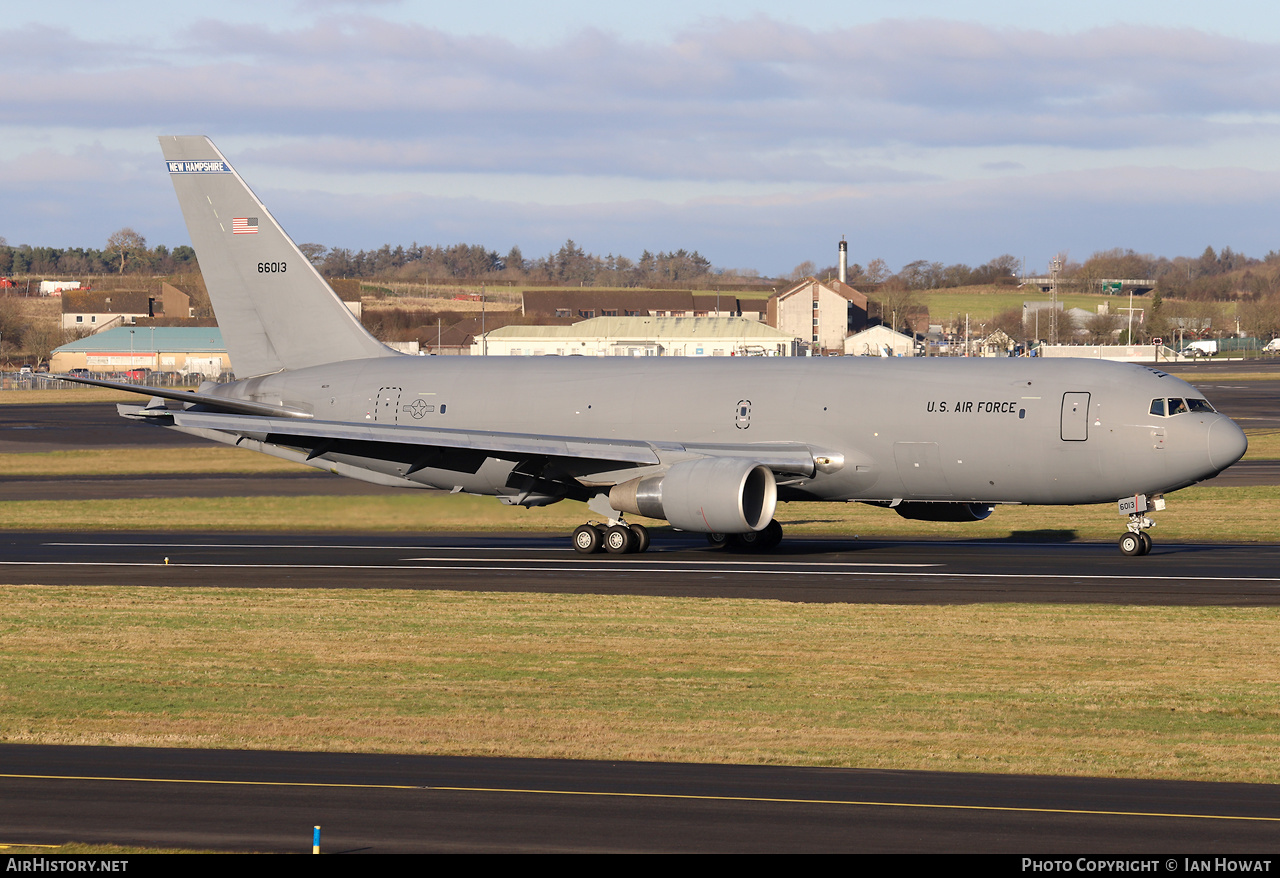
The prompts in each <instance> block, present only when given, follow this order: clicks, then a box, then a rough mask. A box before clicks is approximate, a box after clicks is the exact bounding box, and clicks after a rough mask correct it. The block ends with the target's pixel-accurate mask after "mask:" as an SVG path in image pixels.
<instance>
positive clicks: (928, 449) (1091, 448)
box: [213, 357, 1245, 504]
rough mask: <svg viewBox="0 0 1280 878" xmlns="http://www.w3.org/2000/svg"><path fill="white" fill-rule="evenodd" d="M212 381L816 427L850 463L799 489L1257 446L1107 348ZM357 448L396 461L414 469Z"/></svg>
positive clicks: (1043, 496) (392, 367)
mask: <svg viewBox="0 0 1280 878" xmlns="http://www.w3.org/2000/svg"><path fill="white" fill-rule="evenodd" d="M213 392H214V393H216V394H218V395H226V396H235V397H237V398H242V399H250V400H254V401H260V402H269V403H273V404H278V405H284V406H289V407H294V408H299V409H302V410H304V411H308V412H310V413H312V415H313V417H314V418H315V419H316V420H318V421H332V422H340V423H346V424H380V425H396V426H408V427H425V428H436V429H449V430H476V431H494V432H505V433H526V434H539V435H558V436H575V437H584V438H591V439H601V440H614V439H624V438H625V439H637V438H640V439H643V440H645V441H649V442H656V443H732V444H742V443H751V444H766V443H788V442H803V443H805V444H807V445H809V446H811V447H815V448H820V449H822V450H824V451H830V452H834V453H835V454H838V455H841V456H843V466H841V467H840V468H839V469H837V470H836V471H834V472H829V473H828V472H818V473H815V474H813V476H812V477H810V478H805V479H799V480H795V481H793V482H792V483H790V484H787V483H783V484H780V486H779V499H784V500H788V499H814V500H873V501H887V502H892V501H894V500H908V501H910V500H918V501H957V502H959V501H964V502H981V503H1027V504H1078V503H1097V502H1105V501H1113V500H1116V499H1117V498H1118V497H1123V496H1128V495H1133V494H1153V495H1154V494H1160V493H1164V492H1166V491H1172V490H1176V489H1177V488H1181V487H1185V486H1186V485H1190V484H1193V483H1195V482H1197V481H1200V480H1202V479H1206V478H1209V477H1211V476H1213V475H1215V474H1216V473H1217V472H1219V471H1221V470H1222V469H1224V468H1225V467H1226V466H1228V465H1229V464H1230V463H1233V462H1234V461H1235V460H1236V459H1237V458H1238V457H1239V455H1240V454H1241V453H1243V450H1244V446H1245V440H1244V436H1243V433H1242V432H1241V431H1240V430H1239V428H1238V427H1237V426H1236V425H1235V424H1234V423H1233V422H1232V421H1231V420H1230V419H1228V418H1226V417H1225V416H1223V415H1220V414H1217V413H1216V412H1212V411H1201V412H1185V413H1179V414H1176V415H1160V416H1157V415H1153V414H1152V413H1151V407H1152V400H1155V399H1167V398H1174V399H1186V398H1200V396H1201V394H1200V393H1199V391H1197V390H1195V389H1194V388H1193V387H1191V386H1190V385H1189V384H1187V383H1185V382H1183V381H1181V380H1179V379H1177V378H1174V377H1172V376H1170V375H1166V374H1163V373H1160V372H1157V371H1155V370H1153V369H1148V368H1146V367H1143V366H1138V365H1131V364H1119V363H1110V362H1105V361H1093V360H1039V359H940V358H928V359H925V358H920V359H914V358H898V359H887V358H854V357H842V358H825V359H823V358H812V359H811V358H796V359H784V358H715V359H700V360H693V359H677V358H658V357H647V358H587V357H581V358H580V357H525V358H514V357H396V358H379V359H370V360H356V361H349V362H343V363H335V364H330V365H326V366H319V367H312V368H306V369H298V370H294V371H290V372H284V373H281V374H278V375H271V376H265V377H262V378H255V379H250V380H248V381H241V382H236V383H235V384H232V385H228V386H225V387H221V388H218V389H217V390H216V391H213ZM329 456H330V457H331V458H334V456H333V455H329ZM334 459H337V458H334ZM345 462H348V463H352V464H353V465H356V466H361V465H367V466H368V467H369V468H370V469H371V470H372V471H375V472H379V473H381V474H382V475H384V476H386V475H390V476H393V477H394V476H396V475H398V474H403V472H404V471H405V469H406V467H405V466H403V465H399V466H398V465H397V464H396V463H395V462H387V461H369V462H367V463H361V461H359V459H358V456H352V455H347V457H346V458H345ZM316 463H317V465H322V464H323V461H317V462H316ZM512 464H513V462H512V461H510V460H499V459H490V460H487V461H486V462H485V464H484V465H483V466H480V467H479V468H477V470H476V472H473V473H466V472H459V471H458V470H456V469H442V468H438V467H430V466H428V467H423V468H420V469H417V470H415V471H414V472H412V473H410V474H409V475H408V476H407V477H406V484H410V483H411V484H414V485H421V486H427V485H430V486H434V487H444V488H447V489H453V488H461V489H462V490H465V491H469V492H474V493H498V494H502V493H514V491H510V490H508V489H507V487H506V482H507V480H508V474H509V472H510V470H511V467H512Z"/></svg>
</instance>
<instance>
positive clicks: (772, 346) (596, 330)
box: [471, 317, 803, 357]
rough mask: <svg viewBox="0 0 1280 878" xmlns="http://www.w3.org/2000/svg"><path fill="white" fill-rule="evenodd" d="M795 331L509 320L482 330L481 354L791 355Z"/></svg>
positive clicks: (643, 321) (476, 349) (712, 322)
mask: <svg viewBox="0 0 1280 878" xmlns="http://www.w3.org/2000/svg"><path fill="white" fill-rule="evenodd" d="M802 352H803V351H802V349H801V346H800V345H799V344H798V343H797V340H796V339H795V338H793V337H792V336H790V335H788V334H786V333H784V332H780V331H779V330H776V329H774V328H773V327H771V326H767V325H766V324H763V323H760V322H758V321H755V320H751V319H749V318H746V317H594V318H592V319H590V320H582V321H579V322H578V323H574V324H573V325H571V326H504V327H502V328H500V329H494V330H492V331H490V332H487V333H485V334H484V335H481V336H478V337H477V338H476V341H475V343H474V344H472V346H471V353H472V354H473V355H477V356H550V355H556V356H562V357H569V356H583V357H790V356H796V355H797V354H799V353H802Z"/></svg>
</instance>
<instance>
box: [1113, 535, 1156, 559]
mask: <svg viewBox="0 0 1280 878" xmlns="http://www.w3.org/2000/svg"><path fill="white" fill-rule="evenodd" d="M1148 539H1150V537H1148ZM1142 547H1143V542H1142V535H1141V534H1135V533H1127V534H1124V535H1122V536H1121V537H1120V551H1121V552H1124V553H1125V554H1126V555H1141V554H1142Z"/></svg>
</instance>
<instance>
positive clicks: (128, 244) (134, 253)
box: [107, 226, 147, 274]
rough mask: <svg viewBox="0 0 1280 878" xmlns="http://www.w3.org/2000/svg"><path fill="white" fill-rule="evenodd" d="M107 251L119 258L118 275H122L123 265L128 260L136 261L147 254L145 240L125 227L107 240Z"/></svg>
mask: <svg viewBox="0 0 1280 878" xmlns="http://www.w3.org/2000/svg"><path fill="white" fill-rule="evenodd" d="M107 251H108V252H110V253H114V254H116V255H117V256H119V257H120V273H121V274H124V266H125V263H126V262H127V261H128V260H129V259H130V258H134V259H137V258H138V257H139V256H141V255H143V254H145V253H146V252H147V239H146V238H144V237H142V236H141V235H139V234H138V233H137V232H135V231H134V230H133V229H131V228H129V227H127V226H126V227H125V228H123V229H121V230H120V231H118V232H115V233H114V234H112V235H111V237H110V238H107Z"/></svg>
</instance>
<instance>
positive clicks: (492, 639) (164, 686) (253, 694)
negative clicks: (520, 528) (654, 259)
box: [0, 586, 1280, 783]
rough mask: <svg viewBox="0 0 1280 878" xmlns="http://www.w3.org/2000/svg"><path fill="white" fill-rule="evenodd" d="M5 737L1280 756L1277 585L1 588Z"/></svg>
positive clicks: (1161, 772) (1192, 764)
mask: <svg viewBox="0 0 1280 878" xmlns="http://www.w3.org/2000/svg"><path fill="white" fill-rule="evenodd" d="M0 596H2V599H0V632H2V636H3V640H4V643H5V650H4V656H5V658H4V674H3V675H0V697H2V698H3V702H4V710H3V711H2V712H0V740H5V741H16V742H34V743H78V744H84V743H92V744H124V745H137V746H188V747H236V748H242V747H247V748H268V749H270V748H281V749H305V750H333V751H362V752H408V753H450V754H474V755H505V756H529V757H564V758H579V759H629V760H672V761H693V762H729V763H772V764H789V765H828V766H861V767H875V768H897V769H904V768H905V769H933V770H952V771H956V770H959V771H994V772H1018V773H1035V774H1039V773H1047V774H1063V775H1091V776H1125V777H1170V778H1186V779H1202V780H1238V781H1252V782H1263V783H1275V782H1278V781H1280V665H1277V663H1276V662H1275V660H1274V656H1275V655H1276V654H1277V652H1278V651H1280V624H1278V623H1280V610H1276V609H1258V608H1248V609H1240V608H1166V607H1093V606H1065V607H1063V606H1055V607H1044V606H1021V605H978V606H963V607H887V606H875V605H838V604H831V605H818V604H788V603H782V602H777V601H748V600H696V599H676V598H641V597H596V596H570V595H540V594H523V595H522V594H502V595H497V594H484V593H461V592H414V591H395V592H388V591H363V590H362V591H341V590H337V591H335V590H306V589H302V590H293V589H290V590H280V591H269V590H265V591H264V590H236V589H182V590H180V591H158V590H156V589H146V588H130V587H119V588H106V587H98V588H59V587H32V586H7V587H0Z"/></svg>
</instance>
